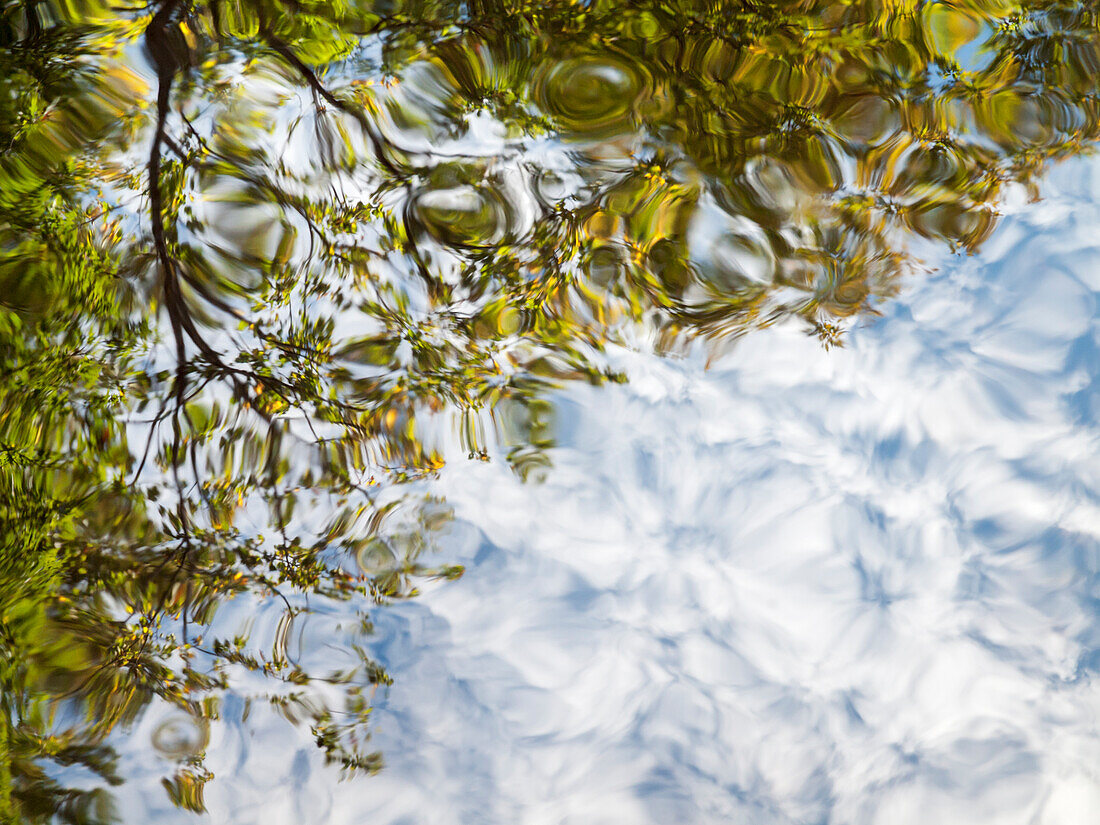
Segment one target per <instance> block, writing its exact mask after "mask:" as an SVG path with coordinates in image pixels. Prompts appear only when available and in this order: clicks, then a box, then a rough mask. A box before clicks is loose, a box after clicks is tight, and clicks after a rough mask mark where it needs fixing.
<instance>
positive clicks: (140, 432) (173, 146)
mask: <svg viewBox="0 0 1100 825" xmlns="http://www.w3.org/2000/svg"><path fill="white" fill-rule="evenodd" d="M0 8H2V10H0V375H2V376H3V379H4V385H3V392H2V394H0V520H2V531H3V532H2V535H3V542H2V544H0V708H2V711H3V715H2V718H0V820H3V821H31V822H33V821H45V820H49V819H51V818H56V819H60V820H64V821H70V822H91V821H107V820H111V819H112V818H113V817H114V816H115V815H114V813H113V809H112V805H111V801H110V796H109V794H107V792H106V791H105V790H104V789H103V787H100V788H99V789H98V790H92V791H88V790H76V789H74V788H71V787H68V786H67V785H66V784H65V783H64V782H63V781H59V780H58V779H56V778H55V777H56V776H58V775H59V774H58V772H57V770H55V768H54V767H49V766H50V765H53V766H66V765H81V766H84V767H85V768H88V769H90V770H91V771H92V772H93V773H94V774H95V775H97V776H98V777H99V778H100V780H101V781H100V783H99V784H100V786H109V785H111V784H114V783H117V782H119V781H121V777H119V776H118V775H117V771H116V769H115V755H114V753H113V751H112V749H111V747H110V742H109V737H110V735H111V733H112V731H116V730H118V729H124V728H126V727H127V726H129V725H131V724H133V723H134V722H135V720H137V719H139V718H140V717H141V716H142V714H144V713H147V712H148V711H149V708H151V707H153V706H156V707H164V708H169V709H171V712H172V713H174V714H176V715H175V716H169V722H166V723H165V724H166V725H168V727H167V728H163V729H162V728H158V732H157V734H156V735H155V736H154V742H153V745H154V747H155V748H156V749H157V750H158V751H159V752H161V753H163V754H168V755H169V756H170V757H171V761H173V762H174V764H175V765H176V771H175V773H174V775H173V776H171V777H166V778H165V780H164V784H165V788H166V790H167V792H168V794H169V797H170V798H171V799H172V801H173V802H174V803H175V804H177V805H179V806H181V807H183V808H186V809H189V810H195V811H201V810H203V807H204V803H203V785H204V783H205V782H206V781H208V779H209V778H210V775H209V772H208V771H207V770H206V768H205V767H204V766H203V760H202V754H203V749H204V747H205V742H206V732H207V731H208V730H209V726H210V725H211V724H216V720H217V719H218V718H219V715H220V714H221V712H222V711H221V702H220V699H219V697H220V696H222V695H223V694H224V692H225V691H226V690H230V689H233V690H241V688H240V684H242V683H243V682H244V675H243V674H249V673H251V674H260V675H262V676H263V677H265V681H266V682H267V683H268V684H269V685H272V687H270V689H267V690H266V692H264V691H261V692H260V693H261V695H263V696H265V697H266V698H267V699H268V700H270V704H271V706H272V707H273V708H275V709H276V710H277V711H278V712H280V713H282V714H283V715H285V716H286V717H287V718H288V719H290V720H291V721H292V722H294V723H296V724H301V725H306V726H309V727H310V729H311V730H312V734H313V736H314V738H315V740H316V742H317V744H318V746H319V747H320V748H322V749H323V751H324V752H325V754H326V755H327V756H328V757H329V758H330V759H331V760H332V761H334V762H336V763H338V764H340V765H341V766H342V767H343V768H344V769H345V770H347V771H349V772H356V771H372V770H375V769H377V768H378V767H379V765H380V755H379V754H377V753H375V752H373V751H372V750H371V749H370V748H369V747H368V742H367V735H368V733H369V724H368V723H369V713H370V705H371V702H370V697H371V695H372V693H373V690H374V689H375V688H376V687H377V686H378V685H385V684H388V682H389V677H388V676H387V675H386V673H385V671H384V669H383V668H381V667H380V665H379V664H378V663H377V662H374V661H373V660H372V659H371V658H370V656H369V653H368V652H367V649H366V647H365V646H364V644H363V643H362V639H359V640H358V641H357V640H356V639H357V638H358V637H360V636H362V635H363V634H365V633H367V632H369V626H370V623H369V618H368V615H367V612H366V609H367V608H366V607H361V606H363V605H366V606H373V605H380V604H384V603H386V602H388V601H390V600H393V599H399V598H406V597H409V596H412V595H415V593H416V588H417V582H418V581H421V580H423V578H424V577H426V576H442V577H453V576H456V575H458V574H459V573H460V572H461V571H460V570H459V569H457V568H448V567H441V568H434V567H431V566H429V561H430V559H429V556H430V554H431V551H432V548H433V546H434V538H433V537H435V536H437V535H438V534H439V532H440V531H441V530H444V529H445V527H446V523H447V521H448V519H449V513H448V510H447V508H446V506H445V504H444V503H443V502H439V501H436V500H434V499H432V498H431V497H430V495H428V494H427V493H426V491H425V490H424V488H423V485H422V484H421V481H422V480H424V479H429V478H430V477H431V476H432V474H433V473H435V472H436V471H437V470H438V469H439V467H440V465H441V458H440V454H439V453H440V450H439V443H440V441H439V436H438V432H439V430H440V428H441V427H443V429H445V423H446V422H447V421H449V420H451V419H450V418H448V417H449V416H452V417H454V420H456V421H457V422H458V425H457V426H458V430H459V434H460V437H461V439H462V441H463V443H464V444H465V445H466V447H467V448H468V451H469V453H470V455H471V457H486V456H487V448H488V441H489V439H487V438H486V435H485V432H486V430H487V429H492V428H493V427H494V426H495V427H496V429H497V431H498V434H499V436H500V437H501V438H503V439H504V440H505V442H506V444H507V447H508V449H509V452H508V460H509V461H510V462H511V463H512V464H513V466H514V467H515V468H516V470H517V472H519V473H520V474H521V475H523V476H524V477H530V476H531V474H532V472H534V471H541V469H542V468H544V467H545V465H546V464H547V457H546V449H547V448H548V447H549V446H551V445H552V433H551V430H550V426H549V423H548V422H549V420H550V415H549V412H548V403H547V402H546V400H545V398H544V396H545V394H546V391H547V389H548V388H551V387H553V386H556V385H558V384H560V383H561V382H563V381H569V380H587V381H593V382H600V381H604V380H609V379H611V380H618V379H619V376H617V375H615V374H614V373H613V372H612V371H611V370H609V369H608V368H607V366H606V364H605V362H604V361H603V359H602V356H601V353H602V352H603V350H604V349H605V348H606V347H607V346H608V345H609V344H623V345H627V346H638V345H644V346H652V347H654V348H655V349H656V350H657V351H659V352H675V351H677V350H678V349H679V348H680V347H682V346H684V345H686V344H688V343H690V342H692V341H699V340H702V341H704V342H706V344H707V346H709V347H711V348H712V349H714V350H717V349H718V348H720V347H721V346H724V345H726V344H728V343H729V342H730V341H733V340H736V338H738V337H739V336H741V335H744V334H746V333H748V332H750V331H751V330H753V329H756V328H759V327H761V326H766V325H769V324H773V323H777V322H780V321H790V322H795V323H801V324H804V325H805V327H806V329H807V330H808V331H809V332H811V333H812V334H815V335H818V336H819V337H820V338H821V339H822V340H823V341H824V343H825V344H826V345H827V346H830V345H834V344H839V343H841V341H842V335H843V330H844V326H845V324H846V323H847V322H848V320H849V319H852V318H854V317H857V316H859V315H861V314H863V313H868V312H874V307H875V304H876V302H877V301H880V300H883V299H885V298H888V297H889V296H890V295H892V294H894V292H895V291H896V290H897V289H898V286H899V284H900V282H901V279H902V278H904V277H905V276H906V275H907V274H909V273H911V272H914V271H916V269H917V267H916V265H915V262H914V260H913V259H912V258H911V256H910V254H909V253H908V252H907V244H908V243H909V242H910V240H911V239H913V238H915V237H922V238H925V239H929V240H931V241H933V242H941V243H946V244H949V245H950V246H951V247H953V248H955V249H958V250H960V251H971V250H974V249H976V248H977V247H978V246H979V245H980V244H981V242H982V241H983V239H985V238H986V237H987V236H988V235H989V233H990V232H991V231H992V229H993V227H994V225H995V223H996V210H997V203H998V199H999V198H1000V197H1001V196H1002V193H1003V191H1004V190H1005V188H1006V187H1008V186H1012V185H1024V186H1028V187H1031V188H1032V189H1033V190H1034V187H1035V185H1036V179H1037V176H1038V175H1039V174H1040V173H1041V171H1042V169H1043V168H1044V166H1045V165H1046V164H1047V163H1048V162H1049V161H1051V160H1056V159H1058V158H1061V157H1065V156H1068V155H1071V154H1074V153H1077V152H1080V151H1082V150H1084V149H1086V148H1088V147H1089V146H1090V145H1091V143H1092V142H1093V141H1094V140H1095V138H1096V135H1097V128H1098V98H1097V80H1096V78H1097V77H1098V76H1100V73H1098V67H1100V39H1098V32H1097V20H1096V14H1095V12H1094V11H1093V10H1092V9H1091V6H1089V5H1087V4H1083V3H1072V2H1065V1H1064V0H1037V1H1036V2H1012V0H958V1H957V2H918V0H891V2H878V0H876V1H875V2H870V0H867V1H866V2H864V1H863V0H854V1H853V2H814V0H775V1H774V2H744V3H713V2H692V0H660V1H658V0H652V1H651V2H629V3H627V2H617V0H616V1H612V0H592V2H587V3H584V2H573V1H572V0H569V1H567V0H540V2H537V3H534V2H521V1H520V0H478V1H477V2H462V3H458V2H443V1H442V0H432V1H430V2H418V1H417V0H409V1H408V2H403V1H402V0H389V1H388V2H383V3H359V2H357V0H343V1H342V2H337V3H320V2H300V0H241V2H235V3H225V2H220V0H215V2H194V3H188V2H184V0H158V2H153V3H150V4H148V5H135V6H116V5H110V4H107V3H102V2H96V0H87V1H86V0H67V2H60V0H24V2H21V3H16V2H11V3H7V4H5V5H3V6H2V7H0ZM307 597H308V598H311V599H313V600H314V601H313V602H309V601H307ZM242 600H244V601H246V602H247V603H248V604H254V605H256V609H257V610H259V609H263V606H264V605H269V606H270V605H274V606H275V609H276V612H277V613H278V614H279V615H280V616H281V618H280V619H279V620H278V622H277V631H278V632H276V633H275V639H276V641H275V642H274V643H273V644H271V645H270V646H268V647H261V646H259V645H258V644H257V643H256V642H254V641H253V640H252V639H251V638H250V637H249V634H248V633H247V632H245V631H242V630H241V628H240V627H239V624H233V622H232V621H229V620H228V619H225V618H224V617H225V615H226V611H227V610H228V609H229V607H231V606H232V605H233V604H239V603H241V602H242ZM340 600H343V601H351V602H352V603H353V604H354V605H356V606H357V609H359V610H360V613H359V617H360V620H361V622H360V626H359V627H358V628H357V629H356V630H354V631H353V632H352V631H349V632H348V633H347V635H346V638H345V640H346V642H347V644H346V647H347V649H348V651H350V653H349V660H348V661H347V662H345V663H343V664H341V665H340V666H339V667H333V668H330V669H328V670H326V671H324V672H320V671H316V670H314V669H308V668H305V667H302V666H301V665H299V664H298V663H296V661H295V660H294V657H293V656H291V655H290V654H289V653H288V649H287V643H286V639H287V634H288V632H289V630H288V628H289V627H290V626H291V625H292V624H293V623H294V622H295V621H298V620H300V619H302V617H305V616H306V615H307V614H308V613H309V606H310V604H317V603H327V602H329V601H340ZM333 684H336V685H339V686H341V688H342V696H343V698H342V699H341V701H340V702H337V703H335V704H334V703H333V701H332V700H331V696H332V695H333V692H332V691H331V690H329V689H328V688H330V687H331V685H333ZM326 697H328V698H326ZM172 720H175V721H172ZM173 726H174V727H173ZM158 742H160V744H159V745H158V744H157V743H158Z"/></svg>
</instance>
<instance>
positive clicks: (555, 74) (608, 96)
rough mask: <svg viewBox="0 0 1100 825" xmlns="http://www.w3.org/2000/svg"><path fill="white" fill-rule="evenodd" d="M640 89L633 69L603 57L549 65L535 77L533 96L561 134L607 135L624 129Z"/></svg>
mask: <svg viewBox="0 0 1100 825" xmlns="http://www.w3.org/2000/svg"><path fill="white" fill-rule="evenodd" d="M645 87H646V78H645V76H644V75H643V73H642V71H641V70H640V69H639V68H637V67H635V66H633V65H632V64H631V63H629V62H628V61H626V60H625V59H621V58H619V57H617V56H615V55H612V54H606V53H605V54H601V55H586V56H583V57H574V58H567V59H565V60H562V61H559V62H557V63H554V64H552V65H550V66H549V67H548V68H546V69H545V70H544V71H542V72H541V73H540V74H539V75H538V77H537V78H536V82H535V90H534V92H535V95H534V96H535V100H536V101H537V102H538V104H539V106H540V108H541V109H542V110H543V111H544V112H545V113H546V114H547V115H549V116H550V117H551V118H553V119H554V121H555V122H556V124H557V125H558V127H559V128H560V129H562V130H563V131H565V132H574V133H583V134H596V133H612V132H616V131H620V130H625V129H627V128H629V127H630V125H631V121H632V119H633V118H632V116H633V114H634V107H635V104H636V102H637V101H638V98H639V97H640V96H641V94H642V92H643V91H644V89H645Z"/></svg>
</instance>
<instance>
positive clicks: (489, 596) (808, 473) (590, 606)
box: [120, 160, 1100, 825]
mask: <svg viewBox="0 0 1100 825" xmlns="http://www.w3.org/2000/svg"><path fill="white" fill-rule="evenodd" d="M1098 184H1100V164H1097V162H1096V161H1094V160H1078V161H1073V162H1069V163H1066V164H1064V165H1062V166H1060V167H1058V168H1057V169H1056V170H1055V171H1054V174H1053V177H1052V180H1051V181H1050V183H1049V185H1048V187H1047V189H1046V194H1045V196H1044V199H1043V200H1042V201H1041V202H1039V203H1029V202H1027V200H1026V199H1025V198H1024V197H1023V196H1022V194H1021V196H1020V197H1018V198H1016V199H1013V200H1011V201H1010V202H1009V203H1007V204H1006V206H1005V213H1006V214H1005V217H1004V218H1003V221H1002V224H1001V226H1000V228H999V229H998V230H997V232H996V233H995V235H994V236H993V237H992V238H991V239H990V240H989V242H988V243H987V244H986V246H985V247H984V249H983V252H982V253H981V254H980V255H974V256H962V255H949V254H943V253H942V252H940V251H937V250H936V249H934V248H929V249H925V250H921V251H922V253H924V254H925V255H926V260H928V261H929V262H930V263H934V264H935V265H936V267H937V270H936V274H934V275H932V276H930V277H928V278H926V279H922V280H920V281H913V282H911V283H910V284H908V285H907V289H906V290H905V291H904V292H903V293H902V294H901V295H900V296H899V297H898V298H897V299H896V300H895V301H894V302H893V303H891V304H890V305H889V306H888V307H886V308H884V317H882V318H880V319H878V320H876V321H873V322H870V323H866V324H862V325H860V326H859V327H858V328H857V329H856V330H854V331H853V333H852V334H851V336H850V337H849V339H848V344H847V346H846V347H845V348H842V349H840V350H832V351H828V352H826V351H825V350H823V349H822V348H821V347H820V345H819V344H818V343H817V342H815V341H814V340H813V339H811V338H808V337H807V336H805V334H804V333H803V332H802V331H801V330H800V329H798V328H796V327H794V326H793V325H787V326H785V327H780V328H776V329H771V330H767V331H765V332H761V333H759V334H756V335H754V336H751V337H749V338H746V339H745V340H744V341H742V342H741V344H740V345H739V346H738V347H737V348H736V350H735V351H734V352H733V353H731V354H730V355H728V356H726V357H725V358H723V359H722V360H721V361H719V362H718V363H713V364H711V365H710V367H709V369H708V368H704V367H705V354H703V353H695V354H694V355H690V356H688V357H686V358H684V359H682V360H670V359H659V358H657V357H654V356H652V355H645V354H640V353H637V352H630V351H627V350H622V349H618V350H615V351H614V352H613V353H612V358H613V359H614V361H615V363H616V366H617V367H618V368H620V369H622V370H624V371H625V372H626V373H627V374H628V375H629V376H630V381H629V383H628V384H625V385H619V386H612V387H599V388H592V387H578V386H571V387H569V388H568V389H566V390H563V391H561V392H559V393H556V394H555V395H554V396H553V397H552V406H553V412H552V415H551V419H552V425H551V428H552V432H553V435H554V439H555V442H556V446H555V447H554V448H553V449H552V450H550V451H549V452H550V457H551V461H552V464H553V468H552V469H551V470H549V471H548V472H547V473H546V474H545V477H544V479H545V480H544V481H542V483H538V484H534V483H526V484H525V483H523V482H522V481H521V480H520V479H519V478H518V477H517V476H516V475H515V474H513V473H511V472H509V471H508V468H507V464H506V462H502V461H490V462H488V463H483V462H468V461H463V460H461V458H462V453H463V447H462V444H461V440H460V439H459V438H458V434H457V433H456V435H455V436H454V438H453V440H452V443H451V444H450V446H449V448H448V454H451V453H453V454H454V458H455V459H456V460H454V461H451V462H449V463H448V464H447V466H446V468H445V469H444V470H443V472H442V473H441V475H440V477H439V479H438V481H437V482H435V483H434V484H433V489H434V490H435V491H436V492H438V493H439V494H441V495H443V496H445V497H446V499H447V501H448V502H449V504H450V505H451V506H452V507H453V508H454V511H455V522H454V524H453V525H452V527H451V528H450V533H449V535H448V537H447V538H445V539H444V540H442V549H441V551H440V552H441V554H442V555H443V557H445V559H446V561H447V562H449V563H461V564H464V565H465V566H466V569H467V572H466V574H465V576H464V577H463V578H462V579H460V580H458V581H455V582H446V583H441V584H436V585H433V586H431V587H429V588H426V589H425V591H424V592H423V593H422V594H421V595H420V597H419V598H418V599H416V600H414V601H411V602H407V603H405V604H402V605H398V606H394V607H392V608H389V609H387V610H385V611H383V612H380V613H379V614H378V615H377V618H376V622H377V625H376V630H375V635H374V639H373V641H372V642H371V651H372V654H373V655H374V656H376V657H377V658H378V659H379V660H380V661H381V662H383V663H384V664H385V666H386V668H387V670H388V671H389V672H390V674H391V675H392V676H393V677H394V679H395V681H396V686H395V687H393V688H391V689H389V690H388V691H386V692H385V694H384V695H382V694H380V695H379V697H378V700H377V702H376V711H375V714H376V716H375V718H374V724H375V734H374V735H375V742H376V743H377V744H378V746H379V747H381V748H382V749H383V751H384V752H385V754H386V759H387V768H386V770H385V771H383V772H382V773H381V774H379V775H377V776H375V777H373V778H371V779H370V780H369V781H365V782H362V783H360V782H350V783H337V782H336V781H335V776H334V775H333V774H332V772H331V771H327V772H326V771H325V770H324V769H323V768H322V766H321V765H320V760H319V759H318V758H317V755H316V754H315V753H314V751H313V749H312V747H311V745H310V743H309V742H308V741H306V740H304V739H300V740H299V743H298V746H297V750H294V749H293V748H290V747H288V742H287V737H288V733H287V729H286V727H285V726H281V725H276V724H273V723H272V724H267V725H264V724H261V723H259V722H257V721H256V719H255V717H253V719H251V720H250V721H249V722H248V723H247V724H243V725H242V724H235V725H232V726H229V727H228V728H225V729H223V730H221V732H220V733H219V734H218V735H219V736H220V737H222V738H221V740H220V742H219V743H217V745H216V747H212V748H211V749H210V750H209V752H208V754H209V755H208V758H207V764H208V765H209V766H210V768H211V769H212V770H213V771H214V772H215V773H216V774H217V775H218V777H219V780H218V782H216V783H213V784H212V785H210V786H209V787H208V789H207V794H206V803H207V806H208V808H209V810H210V814H209V815H210V817H211V818H212V820H213V821H232V822H241V823H252V822H256V823H259V822H264V823H267V822H282V821H286V822H292V821H293V822H317V823H320V822H331V823H343V822H348V823H350V822H361V821H364V820H365V819H369V820H370V821H374V822H380V823H393V824H394V825H398V823H402V824H403V823H411V822H438V823H468V822H472V821H477V822H492V823H496V822H500V823H505V822H520V823H580V822H584V823H621V822H625V821H630V822H652V823H668V822H708V823H709V822H714V823H718V822H728V821H731V820H733V821H737V822H745V823H761V825H773V823H861V824H862V823H867V825H880V824H885V823H890V825H909V824H910V823H912V825H917V823H924V822H928V821H938V822H964V821H965V822H971V823H998V825H1000V824H1001V823H1021V825H1023V823H1041V825H1067V824H1069V825H1073V824H1074V823H1082V825H1083V824H1084V823H1086V822H1088V821H1089V818H1090V817H1091V816H1092V813H1093V812H1094V811H1095V810H1096V809H1097V806H1098V805H1100V777H1098V775H1097V768H1096V766H1097V765H1100V735H1098V734H1097V730H1098V727H1097V714H1098V712H1100V692H1098V689H1097V682H1096V672H1097V667H1098V664H1100V659H1098V654H1097V650H1098V643H1100V614H1098V613H1097V609H1096V598H1097V586H1098V570H1100V567H1098V565H1100V555H1098V554H1100V501H1098V496H1097V493H1096V491H1097V489H1098V487H1097V482H1098V478H1097V465H1096V461H1095V455H1096V448H1097V441H1098V437H1100V431H1098V424H1097V415H1096V412H1097V408H1096V399H1095V381H1096V377H1095V375H1096V366H1097V358H1098V353H1100V341H1098V339H1097V334H1098V332H1097V331H1098V325H1097V317H1098V316H1097V301H1096V292H1097V290H1098V289H1100V281H1098V280H1097V278H1096V276H1095V272H1097V271H1100V270H1098V268H1097V264H1098V263H1100V245H1098V243H1097V239H1096V235H1095V232H1094V227H1095V226H1096V225H1097V222H1098V221H1100V207H1098V205H1097V203H1096V199H1095V194H1094V193H1095V191H1096V186H1097V185H1098ZM143 724H145V723H143ZM131 741H132V742H133V749H134V750H135V751H136V753H135V755H134V757H133V759H135V760H138V759H141V758H142V757H140V756H139V754H140V753H141V752H142V751H143V750H144V744H143V743H142V741H141V738H140V735H139V736H137V737H135V738H134V739H133V740H131ZM124 747H125V746H124ZM276 749H277V750H279V751H281V753H282V754H283V757H285V756H286V754H287V753H288V751H293V752H294V756H293V758H292V759H290V760H287V759H286V758H280V759H279V760H278V762H277V763H276V761H275V759H274V757H273V755H272V754H273V751H275V750H276ZM136 764H137V763H136V761H135V765H136ZM148 775H149V780H148V781H149V783H154V782H156V781H157V780H156V779H155V778H154V775H153V774H148ZM142 787H143V783H142V782H141V781H131V783H129V784H128V785H127V786H125V787H124V788H123V789H121V791H120V795H121V797H122V799H123V805H124V809H125V810H126V811H127V813H128V815H129V816H128V819H129V818H130V817H132V818H133V821H140V820H141V819H142V818H143V817H146V816H153V815H155V816H156V817H157V820H158V821H174V820H173V819H172V817H171V815H170V814H169V812H168V811H166V810H165V809H164V808H163V807H159V806H158V807H155V808H149V807H147V806H148V805H149V804H150V803H151V802H154V803H155V801H156V796H155V795H153V794H149V795H146V794H144V793H143V792H142ZM180 821H183V820H182V819H181V820H180Z"/></svg>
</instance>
